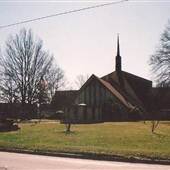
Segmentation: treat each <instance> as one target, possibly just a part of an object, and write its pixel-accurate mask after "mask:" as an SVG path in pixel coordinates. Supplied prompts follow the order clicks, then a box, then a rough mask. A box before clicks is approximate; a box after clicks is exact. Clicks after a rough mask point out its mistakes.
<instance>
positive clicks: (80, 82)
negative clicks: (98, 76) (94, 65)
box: [75, 74, 89, 88]
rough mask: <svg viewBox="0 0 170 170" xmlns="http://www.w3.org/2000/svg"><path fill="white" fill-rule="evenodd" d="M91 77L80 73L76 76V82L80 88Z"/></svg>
mask: <svg viewBox="0 0 170 170" xmlns="http://www.w3.org/2000/svg"><path fill="white" fill-rule="evenodd" d="M88 79H89V75H88V74H86V75H83V74H80V75H78V76H77V77H76V80H75V84H76V85H77V87H78V88H81V87H82V86H83V84H84V83H85V82H86V81H87V80H88Z"/></svg>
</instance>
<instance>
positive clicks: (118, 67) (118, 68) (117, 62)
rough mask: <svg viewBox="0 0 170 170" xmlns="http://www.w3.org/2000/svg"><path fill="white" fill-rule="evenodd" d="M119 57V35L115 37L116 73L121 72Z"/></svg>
mask: <svg viewBox="0 0 170 170" xmlns="http://www.w3.org/2000/svg"><path fill="white" fill-rule="evenodd" d="M121 67H122V63H121V56H120V47H119V34H118V36H117V56H116V71H119V72H120V71H121V70H122V68H121Z"/></svg>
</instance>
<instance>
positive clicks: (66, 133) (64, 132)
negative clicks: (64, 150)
mask: <svg viewBox="0 0 170 170" xmlns="http://www.w3.org/2000/svg"><path fill="white" fill-rule="evenodd" d="M58 133H61V134H65V135H77V134H78V132H75V131H70V132H67V131H58Z"/></svg>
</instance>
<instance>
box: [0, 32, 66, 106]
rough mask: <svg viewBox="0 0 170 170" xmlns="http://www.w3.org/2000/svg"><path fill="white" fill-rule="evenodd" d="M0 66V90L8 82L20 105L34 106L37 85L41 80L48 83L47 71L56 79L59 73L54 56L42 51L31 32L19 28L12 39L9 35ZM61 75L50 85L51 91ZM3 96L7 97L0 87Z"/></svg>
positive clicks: (40, 41) (38, 41)
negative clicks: (0, 78) (10, 83)
mask: <svg viewBox="0 0 170 170" xmlns="http://www.w3.org/2000/svg"><path fill="white" fill-rule="evenodd" d="M1 60H2V62H1V67H2V72H3V77H6V78H7V79H3V81H2V85H1V87H7V86H6V85H5V84H6V83H8V82H9V80H10V82H12V87H14V88H15V96H16V97H17V98H18V99H19V101H20V102H21V103H22V104H24V103H30V104H31V103H34V102H37V100H38V86H39V83H40V80H41V77H46V81H47V82H48V81H49V82H50V83H51V79H50V77H51V74H52V73H51V70H52V68H55V69H57V70H58V71H55V72H54V73H53V77H55V78H54V79H57V77H58V76H59V74H61V72H62V70H61V69H60V68H59V67H58V66H57V65H55V64H54V57H53V56H52V55H50V54H49V53H48V52H47V51H45V50H43V42H42V40H40V39H35V38H34V36H33V33H32V31H31V30H26V29H22V30H21V31H20V32H19V33H18V34H16V35H15V36H10V38H9V39H8V41H7V42H6V49H5V52H4V54H3V55H2V57H1ZM63 77H64V75H63V76H60V79H59V78H58V82H55V83H53V84H52V85H51V86H53V87H50V88H55V87H54V86H57V85H56V84H57V83H59V82H60V81H61V80H62V78H63ZM1 90H2V93H3V95H4V96H5V95H6V96H7V95H8V94H6V93H5V89H4V88H1Z"/></svg>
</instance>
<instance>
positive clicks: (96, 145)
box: [0, 122, 170, 159]
mask: <svg viewBox="0 0 170 170" xmlns="http://www.w3.org/2000/svg"><path fill="white" fill-rule="evenodd" d="M19 126H20V127H21V129H20V130H18V131H13V132H1V133H0V148H17V149H27V150H42V151H52V152H88V153H102V154H109V155H113V154H114V155H123V156H127V157H128V156H138V157H154V158H155V157H156V158H159V159H170V133H169V132H170V122H165V123H160V125H159V127H158V128H157V129H156V133H155V134H152V133H151V123H150V122H146V124H144V123H143V122H121V123H117V122H115V123H101V124H90V125H72V127H71V130H72V132H71V133H70V134H66V133H65V132H64V130H65V126H64V125H63V124H60V123H59V122H42V123H40V124H35V123H21V124H19Z"/></svg>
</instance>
